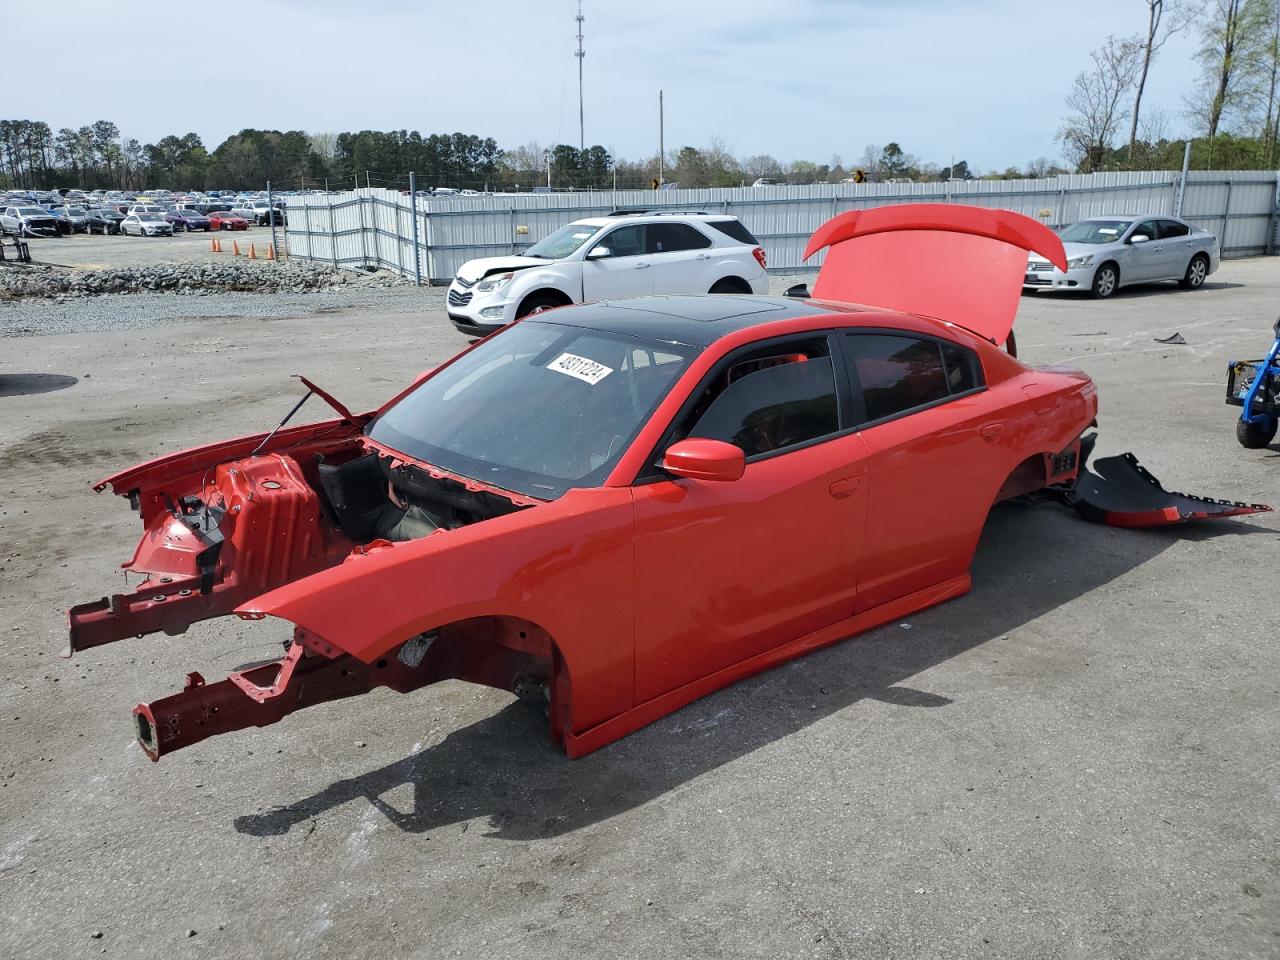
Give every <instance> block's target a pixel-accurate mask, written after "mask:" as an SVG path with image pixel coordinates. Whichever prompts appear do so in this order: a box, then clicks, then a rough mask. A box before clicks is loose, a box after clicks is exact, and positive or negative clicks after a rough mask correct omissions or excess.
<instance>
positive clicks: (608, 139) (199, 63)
mask: <svg viewBox="0 0 1280 960" xmlns="http://www.w3.org/2000/svg"><path fill="white" fill-rule="evenodd" d="M584 5H585V7H586V11H585V12H586V17H587V20H586V26H585V34H586V50H587V57H586V60H585V68H586V136H587V142H588V143H604V144H605V145H607V146H609V147H610V148H611V149H613V150H614V151H615V152H616V153H618V154H621V155H624V156H638V155H641V154H644V153H651V152H653V151H654V150H656V147H657V135H658V130H657V126H658V123H657V94H658V90H659V89H660V88H661V89H664V90H665V91H666V104H667V111H666V115H667V124H666V129H667V144H668V146H669V147H677V146H680V145H683V144H694V145H697V144H703V143H706V142H707V141H708V140H709V139H710V137H712V136H718V137H720V138H721V139H723V140H724V141H725V142H726V143H727V144H728V145H729V146H730V147H731V148H732V149H733V150H735V151H736V152H737V153H740V154H752V153H772V154H774V155H775V156H777V157H778V158H780V159H782V160H790V159H795V158H801V157H803V158H808V159H814V160H818V161H820V162H821V161H825V160H826V159H828V158H829V157H830V156H831V154H833V153H839V154H842V155H843V156H844V157H845V158H846V159H852V158H854V157H855V156H857V155H858V154H860V153H861V152H862V148H863V146H864V145H865V144H868V143H875V144H883V143H885V142H887V141H890V140H896V141H897V142H899V143H900V144H902V146H903V148H904V149H906V150H907V151H909V152H911V153H914V154H916V155H918V156H920V157H922V158H924V159H928V160H933V161H936V162H941V163H946V162H948V161H949V159H950V158H951V156H952V155H953V154H954V155H955V156H956V157H957V158H965V159H968V160H969V162H970V164H971V165H972V166H976V167H981V168H992V167H998V168H1003V167H1005V166H1008V165H1011V164H1014V165H1017V164H1022V163H1025V162H1026V161H1027V160H1029V159H1032V158H1033V157H1037V156H1041V155H1048V156H1056V155H1057V154H1058V153H1059V150H1058V147H1057V144H1056V143H1055V141H1054V135H1055V133H1056V131H1057V129H1058V127H1059V125H1060V122H1061V117H1062V115H1063V112H1064V108H1063V97H1064V95H1065V93H1066V91H1067V88H1068V86H1069V84H1070V82H1071V79H1072V77H1073V76H1074V75H1075V74H1076V73H1077V72H1078V71H1079V70H1081V69H1083V68H1084V66H1085V65H1086V63H1087V62H1088V53H1089V50H1090V49H1091V48H1092V47H1095V46H1097V45H1099V44H1100V43H1101V42H1102V41H1103V39H1104V38H1105V34H1106V33H1108V32H1114V33H1126V32H1136V31H1137V30H1138V29H1140V27H1141V26H1142V24H1143V11H1144V10H1145V5H1144V4H1142V3H1140V2H1139V0H1075V2H1073V3H1071V4H1070V5H1069V6H1070V10H1069V14H1068V11H1067V10H1066V9H1065V8H1066V7H1067V5H1066V4H1062V5H1061V6H1062V7H1063V8H1064V9H1063V10H1062V11H1061V12H1059V11H1058V10H1057V9H1056V8H1057V7H1058V6H1059V4H1040V5H1039V6H1038V8H1032V7H1029V6H1028V5H1027V4H1025V3H1024V2H1019V0H970V2H968V3H965V4H957V3H953V2H943V0H789V2H787V3H785V4H783V3H779V2H777V0H770V2H766V0H735V2H734V3H732V4H728V3H707V2H702V3H698V2H693V0H683V2H676V0H647V2H645V3H640V4H625V5H623V4H619V3H616V2H613V3H605V2H602V0H587V2H586V3H585V4H584ZM177 6H178V5H177V4H174V3H173V2H172V0H113V2H112V3H109V4H104V3H102V2H101V0H61V2H60V3H59V20H60V22H63V23H74V24H75V25H76V31H75V33H76V36H77V37H79V38H80V39H79V40H77V41H76V42H75V43H74V44H73V45H72V46H73V47H74V48H76V49H77V50H79V51H82V52H83V53H84V55H83V56H77V55H75V52H74V51H68V50H61V49H58V48H59V47H60V43H59V42H50V41H47V40H41V41H40V42H35V43H30V44H28V43H21V42H19V43H14V44H11V45H10V47H9V56H8V57H7V58H6V70H5V75H6V77H8V78H12V77H13V76H14V71H15V70H16V71H18V72H19V73H21V74H23V75H25V76H26V77H27V78H28V82H26V83H24V84H18V85H14V84H12V83H11V82H10V80H6V83H5V86H6V98H5V100H6V103H5V107H4V110H5V113H6V115H8V116H20V117H25V118H29V119H42V120H46V121H47V122H49V123H50V124H51V125H53V126H54V127H55V128H57V127H62V126H79V125H81V124H85V123H91V122H92V121H94V120H97V119H103V118H105V119H111V120H114V121H115V122H116V123H118V124H119V126H120V128H121V130H122V132H123V133H124V134H125V135H126V136H133V137H137V138H138V139H140V140H142V141H144V142H146V141H153V140H156V139H158V138H159V137H162V136H164V135H165V134H168V133H179V134H181V133H185V132H187V131H189V130H194V131H195V132H196V133H199V134H200V135H201V137H202V138H203V139H204V140H205V142H206V144H208V145H209V146H210V147H211V148H212V147H213V146H216V145H217V144H218V143H219V142H221V140H222V139H223V138H224V137H226V136H227V135H228V134H230V133H234V132H236V131H238V130H240V129H242V128H244V127H268V128H279V129H305V130H313V131H314V130H359V129H402V128H404V129H417V130H421V131H423V132H443V131H449V132H452V131H455V130H461V131H464V132H467V133H476V134H480V135H485V136H493V137H495V138H496V139H497V140H498V141H499V142H500V143H502V144H503V145H504V146H516V145H519V144H521V143H525V142H527V141H529V140H538V141H540V142H542V143H544V144H546V143H552V142H568V143H575V142H576V141H577V137H578V125H577V124H578V99H577V67H576V61H575V59H574V56H573V50H574V46H575V41H574V37H573V34H574V29H575V25H574V22H573V15H574V9H575V5H574V2H573V0H541V2H539V3H536V4H530V3H528V2H524V0H521V2H517V0H489V2H487V3H484V4H457V3H447V4H446V3H439V2H428V3H420V2H414V0H363V2H355V0H342V2H339V0H222V2H221V3H219V4H217V5H216V6H215V7H196V6H195V5H188V4H182V5H181V8H182V9H183V10H184V11H186V12H184V13H183V15H182V16H181V18H179V19H178V20H177V21H176V22H175V14H174V10H175V8H176V7H177ZM196 10H199V11H200V12H199V13H198V14H197V13H196V12H195V11H196ZM5 22H6V31H5V32H6V34H7V35H8V36H10V37H22V36H32V37H37V36H42V35H44V33H45V32H46V30H45V27H46V26H47V12H44V11H42V10H41V9H39V8H38V7H37V6H33V5H19V6H17V7H16V8H15V9H13V10H9V11H7V12H6V16H5ZM219 37H222V38H224V39H219ZM248 37H257V38H258V39H257V40H256V41H250V40H248V39H247V38H248ZM89 38H99V39H100V42H91V40H90V39H89ZM195 48H200V49H202V51H203V53H202V56H201V57H200V58H199V59H198V60H197V59H193V58H192V57H191V56H190V53H191V51H192V50H193V49H195ZM1192 48H1193V43H1192V42H1191V40H1190V39H1189V38H1180V39H1178V40H1175V41H1174V42H1172V43H1170V44H1169V45H1168V46H1167V47H1166V48H1165V50H1164V52H1163V54H1162V58H1161V60H1160V61H1159V62H1158V63H1157V65H1156V67H1155V68H1154V71H1153V75H1152V80H1151V83H1150V87H1149V97H1148V100H1147V103H1148V105H1149V106H1151V107H1153V108H1154V107H1164V108H1166V109H1168V110H1169V111H1170V112H1172V113H1175V114H1176V113H1177V112H1178V110H1179V108H1180V104H1181V96H1182V94H1183V93H1184V92H1185V91H1186V90H1187V89H1188V88H1189V86H1190V78H1191V62H1190V57H1191V51H1192ZM166 58H168V59H167V60H166Z"/></svg>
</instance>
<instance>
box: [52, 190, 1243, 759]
mask: <svg viewBox="0 0 1280 960" xmlns="http://www.w3.org/2000/svg"><path fill="white" fill-rule="evenodd" d="M828 245H831V246H832V249H831V251H830V253H829V256H828V259H827V262H826V265H825V266H824V267H823V271H822V273H821V274H820V275H819V278H818V281H817V284H816V287H815V290H814V296H815V297H819V298H820V297H827V298H830V299H827V300H819V299H797V298H768V297H755V296H736V297H729V296H714V297H711V296H708V297H654V298H645V299H639V300H630V301H617V302H610V303H596V304H586V305H582V306H576V307H566V308H562V309H558V310H554V311H549V312H546V313H542V314H537V315H534V316H532V317H530V318H528V319H526V320H524V321H521V322H519V323H516V324H513V325H511V326H510V327H508V328H506V329H504V330H503V331H501V332H500V333H497V334H495V335H493V336H491V337H489V338H487V339H485V340H483V341H480V342H478V343H476V344H474V345H472V346H471V347H470V348H469V349H468V350H466V351H464V352H463V353H461V354H459V355H458V356H456V357H454V358H453V359H452V360H450V361H449V362H447V363H446V364H444V365H443V366H441V367H439V368H437V369H435V370H433V371H431V372H430V373H428V374H426V375H424V376H423V377H422V378H420V379H419V380H418V381H417V382H416V383H414V384H413V385H411V386H410V387H409V388H408V389H406V390H405V391H404V392H402V393H401V394H400V395H399V396H397V397H395V398H394V399H392V400H391V401H390V402H388V403H387V404H386V405H385V406H383V407H382V408H380V409H379V410H377V411H373V412H369V413H362V414H352V413H351V412H350V411H348V410H346V409H345V408H344V407H342V405H341V404H340V403H338V402H337V401H335V400H334V399H333V398H332V397H329V396H328V395H327V394H325V393H324V392H323V391H321V390H319V388H317V387H315V386H314V385H312V384H310V383H309V382H306V381H304V382H305V383H306V385H307V386H308V388H309V389H310V391H311V392H315V393H318V394H319V395H320V396H321V397H323V398H324V399H325V400H326V401H328V402H329V403H330V404H331V405H332V406H333V407H334V409H335V410H336V411H337V418H336V419H332V420H329V421H326V422H323V423H316V424H311V425H307V426H301V427H292V428H289V427H282V428H278V429H277V430H275V431H273V432H271V433H269V434H259V435H257V436H251V437H244V438H241V439H238V440H231V441H227V442H223V443H218V444H214V445H211V446H206V447H200V448H197V449H194V450H188V451H186V452H183V453H179V454H176V455H173V456H169V457H164V458H161V459H158V460H154V461H151V462H149V463H145V464H142V465H140V466H137V467H134V468H132V469H130V470H126V471H124V472H122V473H119V474H117V475H115V476H113V477H110V478H108V479H107V480H105V481H103V483H102V484H100V485H99V487H98V489H102V488H104V487H106V486H108V485H109V486H110V487H111V488H112V489H113V490H114V491H115V492H116V493H119V494H121V495H124V496H126V497H128V498H129V499H130V501H131V503H132V504H133V506H134V507H135V509H137V511H138V512H139V514H140V516H141V520H142V524H143V526H144V534H143V537H142V540H141V542H140V543H139V545H138V548H137V551H136V552H135V554H134V556H133V558H132V560H130V561H129V562H128V563H126V564H125V565H124V566H125V567H126V569H128V570H130V571H134V572H136V573H140V574H143V575H144V577H145V579H144V580H143V582H142V584H141V586H139V587H138V589H137V590H136V591H135V592H133V593H130V594H119V595H115V596H112V597H109V598H104V599H103V600H101V601H97V602H94V603H88V604H83V605H81V606H78V607H75V608H73V609H72V610H71V611H70V647H71V650H72V651H75V650H84V649H87V648H90V647H94V646H98V645H100V644H105V643H110V642H113V641H116V640H121V639H124V638H126V637H133V636H142V635H144V634H148V633H153V632H157V631H163V632H165V633H169V634H179V633H182V632H184V631H185V630H186V629H187V628H188V627H189V626H190V625H191V624H193V623H195V622H196V621H199V620H203V619H206V618H210V617H216V616H221V615H227V614H233V613H234V614H235V615H237V616H239V617H241V618H243V619H246V620H261V619H264V618H278V619H279V620H283V621H287V622H288V624H290V626H291V630H292V633H291V636H290V638H289V639H288V641H287V642H286V650H285V654H284V656H283V657H282V658H281V659H280V660H278V661H274V662H271V663H267V664H261V665H257V666H252V667H248V668H245V669H243V670H239V671H235V672H233V673H232V674H231V675H230V676H229V677H227V678H226V679H224V680H220V681H217V682H212V683H206V682H205V680H204V679H203V678H202V677H201V676H200V675H199V674H194V673H193V674H190V675H189V676H188V678H187V682H186V685H185V687H184V688H183V689H182V690H180V691H179V692H177V693H174V694H173V695H171V696H168V697H165V698H164V699H160V700H157V701H155V702H152V703H148V704H142V705H139V706H138V707H136V708H135V710H134V714H135V717H136V723H137V735H138V740H139V743H140V744H141V746H142V747H143V749H144V750H145V751H146V752H147V753H148V755H150V756H151V757H152V759H158V758H159V757H160V756H162V755H164V754H168V753H171V752H173V751H175V750H178V749H181V748H183V747H187V746H190V745H192V744H194V743H196V742H198V741H201V740H204V739H206V738H208V737H211V736H214V735H218V734H223V733H227V732H229V731H233V730H238V729H243V728H246V727H250V726H261V725H265V724H269V723H273V722H276V721H278V720H280V719H281V718H283V717H284V716H286V715H287V714H289V713H291V712H293V711H295V710H298V709H301V708H303V707H307V706H310V705H313V704H316V703H321V702H325V701H330V700H334V699H338V698H342V697H350V696H354V695H357V694H362V693H365V692H367V691H369V690H370V689H372V688H375V687H379V686H385V687H389V688H391V689H393V690H397V691H401V692H408V691H411V690H414V689H416V688H419V687H423V686H426V685H428V684H431V683H435V682H437V681H440V680H444V679H448V678H459V679H463V680H468V681H473V682H476V683H481V684H487V685H490V686H494V687H498V688H501V689H505V690H510V691H512V692H514V693H515V694H517V695H518V696H520V697H521V698H523V699H526V700H528V701H529V702H531V703H532V704H534V705H535V706H537V707H538V708H540V709H541V710H543V711H545V713H546V715H547V718H548V723H549V728H550V735H551V736H552V738H553V739H554V740H555V741H556V742H558V743H561V744H563V746H564V749H565V750H566V751H567V752H568V753H569V754H570V755H571V756H577V755H580V754H583V753H586V752H588V751H591V750H594V749H596V748H598V747H601V746H603V745H605V744H607V743H609V742H611V741H612V740H615V739H617V738H618V737H621V736H623V735H625V734H627V733H629V732H631V731H633V730H635V729H637V728H638V727H641V726H643V725H645V724H647V723H650V722H652V721H653V720H655V719H657V718H658V717H661V716H663V715H664V714H666V713H669V712H670V711H672V710H675V709H677V708H679V707H680V706H682V705H684V704H687V703H689V702H690V701H692V700H694V699H696V698H698V697H701V696H704V695H705V694H707V693H709V692H711V691H713V690H716V689H718V688H720V687H723V686H725V685H726V684H729V683H732V682H734V681H735V680H738V679H740V678H742V677H745V676H748V675H750V674H752V673H755V672H758V671H760V670H764V669H766V668H768V667H771V666H773V665H775V664H777V663H780V662H782V661H784V660H787V659H790V658H793V657H797V656H800V655H802V654H804V653H807V652H809V651H811V650H814V649H816V648H818V647H821V646H823V645H826V644H830V643H834V642H837V641H839V640H842V639H844V638H847V637H849V636H851V635H853V634H856V633H858V632H860V631H863V630H866V629H868V628H871V627H874V626H877V625H879V624H882V623H885V622H886V621H890V620H894V619H898V618H901V617H903V616H905V615H907V614H909V613H911V612H913V611H916V610H920V609H921V608H924V607H927V606H930V605H932V604H936V603H939V602H941V601H944V600H946V599H948V598H951V597H955V596H958V595H960V594H962V593H964V592H965V591H967V590H968V589H969V566H970V561H971V559H972V557H973V554H974V550H975V548H976V547H977V544H978V539H979V536H980V534H981V532H982V528H983V524H984V522H985V521H986V518H987V515H988V512H989V510H990V508H991V506H992V504H994V503H996V502H998V501H1001V500H1006V499H1010V498H1014V497H1021V496H1026V495H1031V494H1036V493H1037V492H1039V493H1041V494H1046V495H1055V496H1058V497H1059V498H1061V499H1063V500H1065V501H1066V502H1068V503H1074V504H1075V505H1077V506H1083V507H1084V508H1085V510H1086V511H1087V510H1092V511H1094V512H1095V513H1100V515H1101V516H1100V518H1102V519H1107V518H1108V517H1111V518H1112V519H1116V520H1118V521H1120V522H1124V521H1126V520H1127V521H1128V522H1129V523H1130V525H1141V524H1143V523H1157V522H1169V521H1174V520H1181V519H1187V518H1188V517H1193V516H1201V515H1210V514H1221V515H1229V514H1231V513H1239V512H1247V511H1248V510H1251V509H1255V508H1252V507H1248V506H1246V505H1239V504H1218V503H1216V502H1214V501H1201V500H1198V499H1196V498H1186V497H1181V498H1180V497H1178V495H1170V494H1166V493H1165V492H1164V491H1163V490H1161V489H1160V487H1159V485H1158V484H1156V483H1155V482H1154V480H1151V482H1150V483H1147V481H1146V478H1145V477H1144V476H1142V475H1141V474H1139V473H1138V472H1137V471H1138V470H1139V469H1140V468H1137V467H1136V464H1134V465H1132V467H1129V466H1126V465H1125V464H1120V465H1119V466H1116V465H1114V464H1113V465H1112V469H1111V471H1110V474H1111V475H1110V476H1106V475H1103V474H1097V475H1095V474H1088V473H1087V472H1086V471H1084V469H1083V465H1084V460H1085V456H1086V455H1087V448H1088V443H1087V441H1086V440H1084V439H1083V437H1084V434H1085V432H1086V431H1087V429H1088V428H1089V427H1090V425H1091V424H1093V422H1094V419H1095V415H1096V412H1097V396H1096V391H1095V388H1094V385H1093V384H1092V382H1091V381H1090V380H1089V378H1088V377H1087V376H1085V375H1084V374H1082V373H1079V372H1075V371H1067V370H1055V369H1039V370H1037V369H1032V368H1030V367H1028V366H1026V365H1024V364H1023V363H1021V362H1019V361H1018V360H1017V359H1015V358H1014V357H1013V356H1011V355H1010V354H1009V352H1007V350H1006V349H1004V347H1003V346H1002V345H1003V344H1004V343H1005V341H1006V340H1007V339H1008V336H1009V333H1010V329H1011V326H1012V322H1013V313H1014V311H1016V308H1017V300H1018V293H1019V287H1020V284H1021V279H1022V277H1021V270H1022V269H1023V268H1024V267H1025V261H1026V251H1027V250H1029V249H1034V250H1037V251H1038V252H1040V253H1041V254H1043V255H1045V256H1048V257H1049V258H1050V259H1053V260H1055V262H1056V261H1058V260H1060V259H1061V258H1062V249H1061V244H1060V243H1058V242H1057V239H1056V237H1054V236H1053V234H1052V233H1050V232H1049V231H1048V230H1046V229H1045V228H1044V227H1042V226H1040V225H1039V224H1037V223H1035V222H1033V221H1031V220H1028V219H1027V218H1024V217H1019V216H1017V215H1015V214H1008V213H1001V212H997V211H989V210H974V209H971V208H963V207H942V208H936V207H927V208H926V207H895V208H886V209H885V210H872V211H863V212H861V214H852V215H850V214H846V215H845V216H844V217H842V218H837V219H836V220H834V221H832V223H831V224H829V225H828V227H827V228H824V231H821V232H820V233H819V234H818V235H816V236H815V238H814V241H813V244H812V245H811V247H812V249H814V250H816V249H819V248H821V247H824V246H828ZM853 247H857V248H858V249H856V250H849V249H847V248H853ZM904 257H905V258H906V259H905V260H904V259H903V258H904ZM922 257H923V258H924V259H927V260H930V261H931V262H933V263H937V262H938V261H939V259H941V260H944V261H946V262H949V263H952V264H953V265H954V267H955V270H956V271H957V275H963V274H964V273H965V271H966V270H972V268H973V265H974V262H975V260H974V258H975V257H976V258H977V262H980V263H981V264H982V265H983V267H982V270H983V271H985V273H984V276H985V281H984V282H982V283H978V282H972V281H970V282H967V283H966V282H963V281H957V283H958V286H951V287H950V288H949V289H948V290H945V291H943V292H941V293H940V292H939V291H938V290H937V289H935V288H933V287H930V288H929V289H928V290H923V291H922V290H920V289H919V284H918V283H917V282H915V280H914V279H912V274H911V272H910V271H909V270H908V269H907V266H906V265H907V264H912V263H918V262H919V261H920V259H921V258H922ZM1019 258H1021V261H1020V263H1021V266H1020V265H1019ZM930 275H931V277H934V276H935V271H934V270H933V268H931V274H930ZM931 297H932V298H934V299H935V300H937V299H939V298H940V299H941V300H942V301H945V302H944V303H942V304H938V303H935V302H931V301H930V299H929V298H931ZM843 301H856V302H843ZM868 302H869V303H873V304H876V305H874V306H872V305H857V303H868ZM939 306H948V307H950V309H948V310H945V311H944V310H941V309H939ZM939 316H941V317H944V318H943V319H938V318H937V317H939ZM308 396H310V393H308ZM304 399H305V397H304ZM300 405H301V404H299V406H300ZM294 409H295V412H296V410H297V407H295V408H294ZM287 419H288V418H286V420H287ZM1115 459H1119V458H1113V460H1115ZM1082 476H1083V477H1085V478H1087V479H1088V481H1089V483H1090V484H1091V487H1090V489H1091V490H1092V494H1091V496H1090V497H1089V498H1086V499H1083V500H1082V499H1081V498H1080V496H1079V493H1078V491H1079V489H1080V488H1081V484H1080V482H1079V481H1080V480H1081V477H1082ZM1135 477H1137V478H1138V481H1139V482H1140V484H1145V487H1141V486H1140V487H1132V483H1133V481H1134V478H1135ZM943 488H945V490H946V495H945V496H940V495H939V490H940V489H943ZM1108 490H1111V491H1113V492H1117V496H1116V497H1113V498H1112V500H1113V502H1108V492H1107V491H1108ZM1073 498H1075V499H1074V500H1073Z"/></svg>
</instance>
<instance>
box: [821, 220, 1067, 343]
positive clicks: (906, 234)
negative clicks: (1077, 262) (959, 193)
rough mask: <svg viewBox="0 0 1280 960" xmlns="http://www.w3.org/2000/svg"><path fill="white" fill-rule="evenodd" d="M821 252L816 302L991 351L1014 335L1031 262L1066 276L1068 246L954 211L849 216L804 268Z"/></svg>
mask: <svg viewBox="0 0 1280 960" xmlns="http://www.w3.org/2000/svg"><path fill="white" fill-rule="evenodd" d="M823 247H830V248H831V249H830V250H828V251H827V259H826V261H825V262H824V263H823V264H822V268H821V270H819V271H818V279H817V281H816V282H815V283H814V287H813V296H814V297H816V298H818V299H821V300H842V301H845V302H847V303H862V304H867V305H868V306H876V307H885V308H888V309H891V310H900V311H903V312H905V313H918V314H922V315H924V316H928V317H938V318H940V319H943V320H949V321H951V322H952V323H955V324H958V325H960V326H962V327H966V328H968V329H969V330H972V331H973V332H974V333H977V334H979V335H980V336H983V337H987V338H989V339H990V340H991V341H992V342H993V343H1004V342H1005V341H1006V340H1008V339H1009V331H1010V330H1012V329H1013V319H1014V316H1015V315H1016V314H1017V312H1018V301H1019V298H1020V297H1021V295H1022V278H1023V276H1024V275H1025V273H1026V268H1027V252H1028V251H1034V252H1036V253H1038V254H1040V255H1041V256H1043V257H1046V258H1048V259H1049V261H1050V262H1052V263H1053V264H1054V265H1055V266H1056V267H1058V268H1059V269H1061V270H1065V269H1066V268H1067V260H1066V253H1065V252H1064V251H1063V249H1062V241H1061V240H1059V239H1058V237H1057V235H1056V234H1055V233H1054V232H1053V231H1052V230H1050V229H1049V228H1048V227H1046V226H1044V225H1043V224H1041V223H1037V222H1036V221H1035V220H1032V219H1031V218H1030V217H1024V216H1023V215H1022V214H1020V213H1011V212H1009V211H1007V210H990V209H987V208H985V207H968V206H963V205H960V204H949V203H906V204H899V205H895V206H888V207H873V208H871V209H869V210H850V211H849V212H848V213H842V214H840V215H839V216H837V217H833V218H832V219H830V220H828V221H827V222H826V223H824V224H823V225H822V226H821V227H819V228H818V230H817V231H816V232H815V233H814V235H813V236H812V237H811V238H810V240H809V245H808V247H806V248H805V252H804V255H805V259H808V258H809V257H811V256H812V255H813V254H814V253H816V252H817V251H819V250H821V249H822V248H823Z"/></svg>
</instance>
